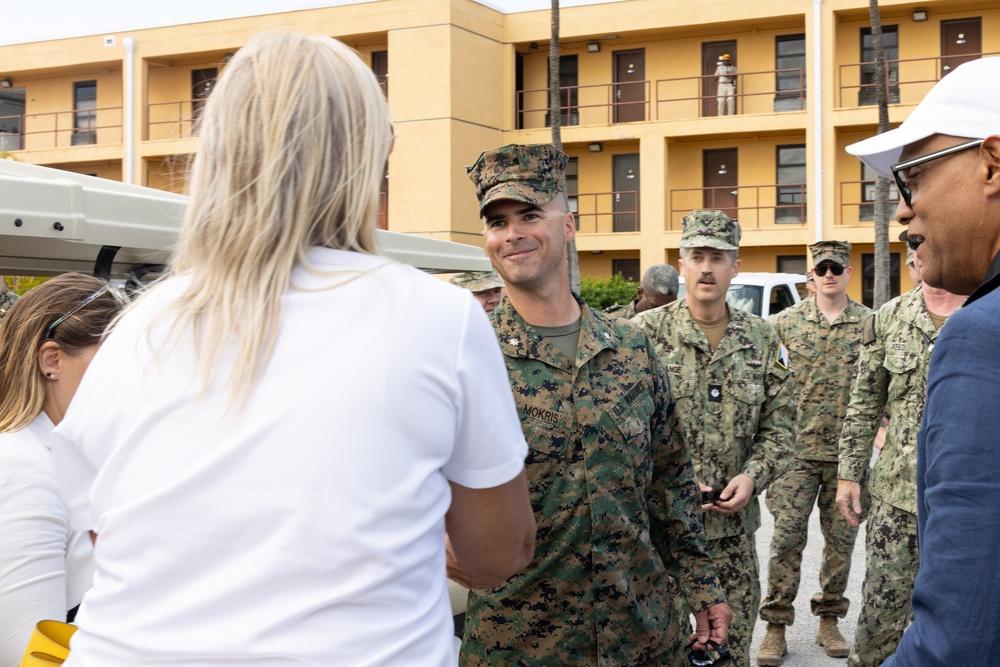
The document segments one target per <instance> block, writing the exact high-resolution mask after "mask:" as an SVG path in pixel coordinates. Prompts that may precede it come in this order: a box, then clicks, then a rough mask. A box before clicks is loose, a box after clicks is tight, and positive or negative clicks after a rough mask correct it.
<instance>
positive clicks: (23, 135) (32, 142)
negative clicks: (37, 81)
mask: <svg viewBox="0 0 1000 667" xmlns="http://www.w3.org/2000/svg"><path fill="white" fill-rule="evenodd" d="M0 123H2V124H6V125H8V126H12V127H17V128H20V131H19V132H4V133H2V134H0V151H19V150H46V149H53V148H71V147H74V146H99V145H111V144H121V143H122V108H121V107H105V108H103V109H88V110H86V111H78V110H73V111H53V112H49V113H36V114H25V115H18V116H2V117H0Z"/></svg>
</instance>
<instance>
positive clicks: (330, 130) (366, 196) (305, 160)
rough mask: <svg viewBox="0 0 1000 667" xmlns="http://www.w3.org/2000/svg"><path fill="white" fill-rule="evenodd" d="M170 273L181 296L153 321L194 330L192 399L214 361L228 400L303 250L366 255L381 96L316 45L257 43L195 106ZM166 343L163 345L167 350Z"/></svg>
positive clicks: (385, 123) (387, 132) (387, 139)
mask: <svg viewBox="0 0 1000 667" xmlns="http://www.w3.org/2000/svg"><path fill="white" fill-rule="evenodd" d="M200 137H201V145H200V148H199V150H198V155H197V157H196V158H195V160H194V165H193V169H192V174H191V181H190V183H191V185H190V188H191V199H190V203H189V205H188V211H187V217H186V219H185V221H184V226H183V228H182V230H181V234H180V240H179V244H178V248H177V252H176V254H175V259H174V264H173V267H172V271H171V272H172V273H173V274H186V275H187V276H189V277H190V279H191V282H190V285H189V286H188V287H187V288H186V291H185V292H184V293H183V294H182V295H181V296H180V298H179V299H178V300H177V301H176V302H174V303H173V305H172V306H171V310H169V311H168V312H167V315H168V316H169V317H171V318H172V319H173V320H174V325H173V326H174V328H173V334H175V336H177V335H179V334H181V333H182V332H185V331H190V332H193V333H194V336H195V340H196V344H197V355H198V364H199V368H200V373H201V379H202V384H203V388H204V387H205V386H207V384H208V382H209V380H210V378H211V376H212V371H213V367H214V365H215V363H216V362H218V360H219V359H220V358H221V355H222V353H223V351H224V350H225V349H226V348H227V347H229V346H231V345H234V344H235V346H236V357H235V360H234V363H233V366H232V371H231V375H230V377H229V390H230V391H231V392H232V394H231V398H232V399H233V400H234V401H235V402H242V400H244V399H245V398H246V397H247V396H248V395H249V393H250V391H251V390H252V388H253V386H254V384H255V383H256V381H257V379H258V378H259V377H260V375H261V373H262V372H263V370H264V368H265V367H266V365H267V363H268V361H269V359H270V356H271V353H272V350H273V348H274V343H275V340H276V338H277V335H278V329H279V326H280V317H281V311H282V298H283V296H284V294H285V292H286V291H287V289H288V287H289V284H290V276H291V272H292V269H293V267H294V266H295V265H296V264H297V263H302V264H305V265H306V266H307V268H308V262H307V257H306V255H307V252H308V251H309V248H310V247H311V246H324V247H327V248H340V249H345V250H354V251H357V252H362V253H369V254H375V253H376V252H377V247H376V243H375V221H376V217H377V214H378V207H379V187H380V185H381V183H382V179H383V178H384V169H385V163H386V159H387V157H388V154H389V150H390V148H391V140H392V137H393V133H392V126H391V122H390V120H389V112H388V107H387V106H386V101H385V96H384V94H383V93H382V89H381V87H380V86H379V84H378V81H377V80H376V78H375V76H374V74H372V72H371V70H370V69H369V68H368V67H367V66H366V65H365V63H363V62H362V61H361V59H360V58H359V57H358V56H357V54H356V53H355V52H354V51H352V50H351V49H350V48H348V47H346V46H344V45H343V44H341V43H340V42H338V41H336V40H334V39H332V38H330V37H325V36H320V35H302V34H284V33H280V34H263V35H258V36H256V37H254V38H253V39H251V40H250V42H249V43H248V44H247V45H246V46H244V47H243V48H242V49H240V50H239V52H238V53H237V54H236V56H235V57H234V58H233V59H232V60H231V61H230V63H229V65H228V66H227V67H226V69H225V71H224V73H223V74H222V76H221V78H220V80H219V83H218V85H217V86H216V88H215V90H213V91H212V95H211V97H209V99H208V101H207V103H206V105H205V109H204V114H203V116H202V118H201V124H200ZM176 339H177V338H176V337H174V340H176Z"/></svg>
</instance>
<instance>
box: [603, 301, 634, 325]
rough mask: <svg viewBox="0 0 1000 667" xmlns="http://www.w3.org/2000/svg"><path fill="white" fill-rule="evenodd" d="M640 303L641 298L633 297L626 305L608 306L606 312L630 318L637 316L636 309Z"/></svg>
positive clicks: (624, 318)
mask: <svg viewBox="0 0 1000 667" xmlns="http://www.w3.org/2000/svg"><path fill="white" fill-rule="evenodd" d="M638 305H639V299H632V301H631V302H630V303H627V304H625V305H624V306H622V305H615V306H608V307H607V308H605V309H604V312H605V313H608V314H609V315H617V316H618V317H620V318H622V319H623V320H630V319H632V318H633V317H635V316H636V312H635V309H636V308H637V307H638Z"/></svg>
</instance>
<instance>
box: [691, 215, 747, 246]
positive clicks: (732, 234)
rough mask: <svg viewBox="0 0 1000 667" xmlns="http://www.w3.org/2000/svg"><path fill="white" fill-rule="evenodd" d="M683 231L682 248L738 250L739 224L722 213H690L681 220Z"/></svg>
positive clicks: (740, 233)
mask: <svg viewBox="0 0 1000 667" xmlns="http://www.w3.org/2000/svg"><path fill="white" fill-rule="evenodd" d="M681 223H683V226H684V231H682V232H681V243H680V247H682V248H715V249H716V250H739V247H740V237H741V235H742V232H741V231H740V223H738V222H736V221H735V220H733V219H732V218H730V217H729V216H728V215H726V214H725V213H723V212H722V211H712V210H699V211H691V212H690V213H688V214H687V215H685V216H684V217H683V218H681Z"/></svg>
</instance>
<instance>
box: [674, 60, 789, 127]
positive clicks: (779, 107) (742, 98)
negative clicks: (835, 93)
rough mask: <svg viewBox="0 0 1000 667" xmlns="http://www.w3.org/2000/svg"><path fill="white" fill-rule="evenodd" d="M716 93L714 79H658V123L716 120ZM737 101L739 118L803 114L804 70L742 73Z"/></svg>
mask: <svg viewBox="0 0 1000 667" xmlns="http://www.w3.org/2000/svg"><path fill="white" fill-rule="evenodd" d="M779 80H780V81H781V82H782V84H783V85H781V86H780V88H781V90H779V89H778V88H779V85H778V81H779ZM715 90H716V79H715V76H714V75H709V76H685V77H676V78H672V79H659V80H657V82H656V117H657V119H658V120H686V119H690V118H704V117H706V116H717V115H718V106H719V96H718V95H716V94H715ZM706 91H709V92H706ZM735 97H736V113H737V114H762V113H775V112H782V111H802V110H804V109H805V108H806V78H805V70H803V69H802V68H800V67H796V68H793V69H771V70H761V71H758V72H739V73H737V75H736V95H735Z"/></svg>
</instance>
